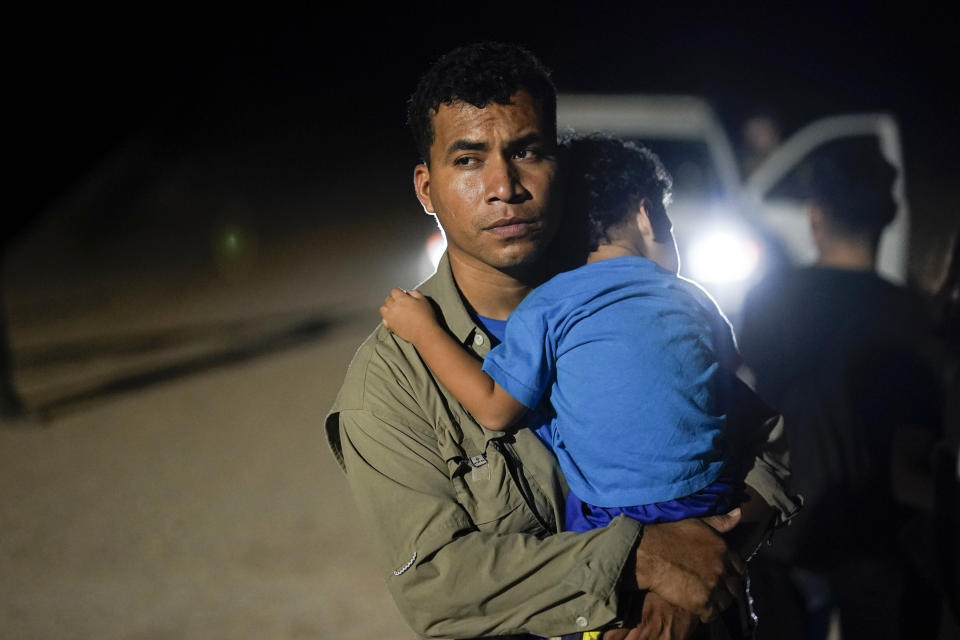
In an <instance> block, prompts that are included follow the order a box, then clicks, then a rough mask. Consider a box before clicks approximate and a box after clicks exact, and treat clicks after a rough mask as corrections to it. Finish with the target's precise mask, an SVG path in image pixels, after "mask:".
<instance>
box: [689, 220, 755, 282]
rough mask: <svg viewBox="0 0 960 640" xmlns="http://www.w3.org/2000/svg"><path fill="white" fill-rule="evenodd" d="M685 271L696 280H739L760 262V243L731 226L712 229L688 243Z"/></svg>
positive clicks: (748, 275) (744, 278) (752, 270)
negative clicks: (687, 265) (687, 263)
mask: <svg viewBox="0 0 960 640" xmlns="http://www.w3.org/2000/svg"><path fill="white" fill-rule="evenodd" d="M687 259H688V262H689V269H687V270H686V271H688V274H689V276H690V278H691V279H693V280H696V281H698V282H714V283H726V282H740V281H742V280H746V279H747V278H749V277H750V275H751V274H752V273H753V272H754V270H755V269H756V268H757V265H758V264H759V263H760V246H759V245H758V244H757V242H756V241H755V240H753V239H752V238H751V237H749V236H747V235H746V234H744V233H742V232H739V231H738V230H734V229H715V230H713V231H710V232H708V233H706V234H704V235H702V236H700V237H698V238H696V239H694V241H693V242H692V243H691V244H690V250H689V253H688V254H687Z"/></svg>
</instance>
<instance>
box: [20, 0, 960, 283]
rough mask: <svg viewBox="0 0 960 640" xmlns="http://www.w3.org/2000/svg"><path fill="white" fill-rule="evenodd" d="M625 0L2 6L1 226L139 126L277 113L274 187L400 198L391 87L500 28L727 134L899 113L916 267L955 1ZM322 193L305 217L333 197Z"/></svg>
mask: <svg viewBox="0 0 960 640" xmlns="http://www.w3.org/2000/svg"><path fill="white" fill-rule="evenodd" d="M637 4H638V3H630V4H629V5H628V4H626V3H623V4H621V3H604V2H591V3H586V4H584V5H582V6H579V7H576V8H563V7H561V6H560V5H548V6H527V5H524V6H517V5H514V6H507V5H495V4H487V5H482V4H476V3H474V4H470V5H453V4H449V3H436V4H426V5H425V4H422V3H421V4H420V5H418V7H416V8H413V7H411V8H405V9H403V10H397V9H392V8H384V7H380V6H376V5H372V6H371V5H362V6H361V5H355V6H351V7H350V8H348V9H346V10H344V8H323V9H320V8H316V9H315V10H313V11H298V12H294V11H285V10H283V9H281V8H278V7H277V6H274V5H264V6H260V7H257V8H256V9H244V8H241V7H240V6H239V5H231V6H224V7H222V8H216V9H215V8H211V7H205V8H200V7H198V6H191V5H182V6H175V5H166V4H162V5H161V4H157V5H153V6H151V7H149V8H140V9H81V8H72V9H67V10H63V9H61V8H59V7H58V8H56V9H55V8H54V7H53V6H38V5H35V4H31V5H29V7H27V6H22V7H19V8H14V9H12V10H8V11H7V13H8V18H7V19H5V20H4V21H3V24H4V26H3V31H4V33H3V41H4V42H5V45H4V46H5V47H6V48H7V49H8V51H7V53H6V54H5V56H4V57H5V59H6V61H7V68H8V73H7V74H5V75H7V77H8V81H9V84H8V91H9V93H8V94H7V96H8V97H7V98H6V99H5V100H4V103H5V111H6V114H5V115H6V117H5V118H4V120H5V126H4V128H3V129H4V138H5V140H4V148H5V149H6V150H7V153H8V159H9V160H12V164H13V167H14V168H13V172H12V174H8V175H9V176H10V177H12V178H13V179H12V180H11V189H10V191H11V192H12V193H13V194H14V197H15V202H16V203H17V204H16V206H14V207H11V212H12V213H8V214H7V218H8V223H7V224H8V228H23V227H24V225H26V224H28V223H30V222H31V221H35V220H36V219H37V217H38V216H41V215H42V214H43V212H44V211H46V210H48V209H49V208H50V207H52V206H53V204H54V203H55V202H56V201H57V199H58V198H61V197H63V196H64V195H65V194H67V193H69V191H70V190H71V189H74V188H76V185H77V184H78V183H79V182H81V181H82V180H84V179H85V176H88V175H89V174H90V172H91V171H93V170H94V169H95V168H96V167H98V166H99V165H100V164H101V163H102V162H103V161H104V159H105V158H106V157H108V155H109V154H110V153H111V152H113V151H114V150H115V149H117V148H118V147H121V146H122V145H124V144H125V143H127V142H128V141H129V140H131V139H134V138H138V137H146V138H148V139H149V140H150V141H151V145H152V148H153V149H154V150H157V149H159V150H160V151H159V152H158V153H161V154H162V155H164V156H165V157H175V156H176V155H177V154H181V153H185V152H186V151H187V150H190V149H195V148H197V147H198V146H199V147H208V148H216V149H219V150H220V151H221V153H222V154H223V155H224V156H225V157H228V158H229V156H230V151H231V148H232V145H236V144H237V141H238V140H250V139H252V138H256V137H257V136H273V137H274V138H276V137H277V134H276V132H277V131H280V130H282V131H284V132H285V134H283V135H281V136H280V137H281V138H283V139H284V140H286V141H287V142H286V143H285V144H286V146H285V149H280V150H278V149H277V147H276V145H274V146H273V147H272V149H273V150H272V151H271V152H270V153H271V155H270V157H269V158H265V159H264V163H265V165H264V166H267V165H269V167H270V169H269V170H270V171H274V172H275V173H276V174H278V175H281V174H282V175H283V176H285V178H284V179H283V180H280V181H279V182H278V181H277V180H274V181H272V182H271V183H270V184H271V185H272V186H271V187H269V188H272V189H276V188H278V186H277V185H279V187H280V188H283V185H284V184H287V185H288V186H289V187H290V188H291V189H294V188H297V187H296V186H295V185H302V184H304V183H306V182H309V183H310V184H312V185H314V186H315V188H316V189H318V190H321V191H322V192H323V193H324V197H325V198H328V199H330V201H334V202H340V203H353V204H354V205H356V206H357V207H358V208H360V209H362V208H363V206H364V204H365V202H366V201H365V200H364V198H366V197H368V195H369V194H370V193H371V192H373V191H379V192H393V193H397V194H403V196H406V195H407V194H408V193H409V191H408V190H409V180H410V169H411V167H412V165H413V164H414V163H415V161H416V156H415V153H414V150H413V145H412V143H411V142H410V140H409V136H408V135H407V133H406V130H405V125H404V102H405V99H406V97H407V96H408V95H409V93H410V91H411V90H412V88H413V86H414V85H415V83H416V80H417V77H418V75H419V74H420V73H421V72H422V71H423V70H424V69H425V68H426V67H427V66H428V65H429V63H430V62H431V61H432V60H433V59H434V58H435V57H436V56H438V55H439V54H440V53H442V52H444V51H446V50H448V49H450V48H452V47H454V46H456V45H458V44H463V43H466V42H470V41H474V40H478V39H499V40H506V41H514V42H519V43H522V44H524V45H527V46H528V47H529V48H530V49H531V50H533V51H534V52H535V53H536V54H537V55H538V56H540V57H541V59H542V60H543V61H544V62H545V63H546V64H547V65H548V66H549V67H550V68H552V69H553V70H554V79H555V82H556V84H557V86H558V88H559V89H560V90H561V91H597V92H644V93H690V94H698V95H703V96H706V97H707V98H709V99H710V100H711V101H712V103H713V104H714V106H715V107H716V108H717V110H718V112H719V113H720V116H721V118H722V120H723V122H724V124H725V125H726V127H727V129H728V132H729V133H730V135H731V139H732V140H734V141H736V140H737V139H738V131H739V126H740V124H741V122H742V121H743V119H744V118H745V117H746V116H748V115H749V114H750V113H752V112H753V111H755V110H757V109H766V110H770V111H772V112H773V113H775V114H776V116H777V117H778V119H779V120H780V122H781V124H782V126H783V129H784V133H785V134H786V135H789V133H790V132H792V131H793V130H795V129H797V128H798V127H799V126H801V125H803V124H805V123H807V122H809V121H810V120H812V119H814V118H816V117H818V116H822V115H828V114H833V113H839V112H849V111H857V110H886V111H890V112H892V113H894V114H895V115H896V117H897V118H898V120H899V122H900V125H901V129H902V134H903V137H904V145H905V151H906V168H907V169H906V170H907V189H908V197H909V199H910V202H911V206H912V215H913V232H914V235H913V240H912V249H913V256H912V263H911V272H912V275H913V277H914V278H915V279H917V278H919V279H921V280H922V279H923V278H924V277H929V274H927V273H926V271H929V270H930V269H931V268H932V267H931V263H933V262H936V261H935V260H934V258H935V257H936V255H939V253H941V252H942V251H944V249H945V246H946V242H947V238H948V236H949V233H950V232H952V231H953V230H954V228H955V227H956V225H957V219H958V216H957V213H956V212H957V211H958V197H957V193H956V191H955V190H954V188H953V178H954V176H956V175H957V174H958V169H960V160H958V155H957V153H956V151H955V142H956V140H957V129H958V119H957V117H956V115H955V112H956V107H955V104H954V102H953V100H952V99H951V98H950V96H951V95H952V93H953V92H952V88H953V87H952V85H953V83H954V82H955V78H956V74H955V69H954V64H955V62H956V57H957V56H956V53H955V52H956V41H955V32H956V27H957V26H958V25H957V22H956V19H955V18H953V17H950V16H948V15H946V14H945V13H944V14H938V13H937V12H936V11H931V10H927V9H925V10H922V11H921V10H919V9H918V8H916V6H915V5H901V6H894V7H884V8H881V7H877V6H874V5H873V4H867V3H862V4H861V3H851V4H846V5H842V6H830V7H827V6H798V5H797V6H794V5H791V6H787V7H781V8H776V9H774V8H747V7H743V6H737V7H734V6H723V7H721V8H709V9H708V8H704V7H701V6H697V5H694V4H688V3H671V4H669V5H652V4H650V3H644V5H649V6H640V7H637V6H635V5H637ZM301 134H302V135H301ZM250 170H251V172H252V175H255V174H256V171H257V168H256V167H251V168H250ZM284 180H286V182H284ZM247 185H248V186H247V188H249V189H253V190H255V189H256V188H257V180H255V179H254V180H248V181H247ZM264 188H266V187H264ZM324 211H327V212H328V213H323V211H318V212H317V214H316V215H317V218H316V219H315V222H316V223H317V224H323V223H324V219H323V218H324V217H325V216H327V217H329V216H334V215H336V213H330V212H334V211H340V209H338V208H336V207H334V208H326V209H324ZM290 215H293V214H290ZM283 216H284V214H283V213H276V214H274V216H273V219H274V221H273V222H271V223H270V224H276V225H281V226H282V225H283V224H284V220H283ZM115 222H116V220H109V216H108V220H107V222H103V221H101V223H98V222H97V221H95V220H91V222H90V224H91V225H92V226H96V225H97V224H112V223H115ZM301 222H303V221H301ZM308 222H309V221H308ZM128 224H129V223H128ZM11 225H12V226H11Z"/></svg>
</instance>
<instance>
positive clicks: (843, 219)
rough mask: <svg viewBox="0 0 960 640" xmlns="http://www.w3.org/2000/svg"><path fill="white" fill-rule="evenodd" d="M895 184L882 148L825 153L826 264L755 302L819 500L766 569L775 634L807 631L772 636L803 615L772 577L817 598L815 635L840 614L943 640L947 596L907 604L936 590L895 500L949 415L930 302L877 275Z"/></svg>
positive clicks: (771, 381)
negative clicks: (926, 580) (933, 357)
mask: <svg viewBox="0 0 960 640" xmlns="http://www.w3.org/2000/svg"><path fill="white" fill-rule="evenodd" d="M895 178H896V170H895V169H894V167H893V166H892V165H891V164H890V163H889V162H887V161H886V159H884V157H883V155H882V154H881V152H880V149H879V147H878V145H877V144H876V142H875V141H873V142H872V143H870V144H865V143H864V141H863V140H856V139H855V140H851V141H847V142H842V143H835V144H834V145H833V146H831V147H828V148H826V149H824V150H822V151H821V152H820V154H819V155H818V156H817V157H815V158H814V162H813V167H812V174H811V185H810V186H811V205H810V207H809V220H810V228H811V231H812V233H813V238H814V242H815V243H816V245H817V249H818V254H819V255H818V259H817V263H816V264H815V265H814V266H812V267H808V268H803V269H795V270H790V271H787V272H784V273H776V274H773V275H771V276H770V277H768V278H767V279H766V280H765V281H764V282H762V283H760V284H759V285H758V286H757V288H756V289H755V290H754V291H752V292H751V293H750V294H749V296H748V297H747V300H746V304H745V307H744V319H743V330H742V332H741V335H740V338H741V341H740V344H741V348H742V351H743V356H744V359H745V361H746V363H747V364H748V365H749V366H750V368H751V369H752V370H753V371H754V373H755V375H756V380H757V391H758V392H759V393H760V396H761V397H762V398H763V399H764V400H766V401H767V402H768V403H770V404H771V406H774V407H777V408H778V409H779V410H780V411H781V412H782V413H783V416H784V425H785V429H786V432H787V440H788V442H789V445H790V455H791V459H790V461H791V466H792V468H793V472H794V476H793V481H794V484H793V489H794V490H796V491H798V492H799V493H801V494H802V495H803V496H804V498H805V506H804V512H803V513H802V514H801V515H800V516H799V517H798V518H797V520H796V522H795V523H793V525H792V526H791V527H790V528H789V529H787V530H785V531H784V532H783V533H782V534H781V535H779V536H778V540H777V545H776V546H775V547H774V548H772V549H770V550H769V553H765V554H762V560H761V563H760V566H759V567H757V569H759V570H760V571H759V572H754V573H753V578H754V584H755V585H756V586H757V590H756V591H757V609H758V613H759V615H760V631H761V635H763V634H764V632H765V631H770V632H771V633H770V634H768V635H771V636H773V637H783V638H787V637H792V636H788V635H786V634H787V633H788V632H789V631H793V632H794V633H795V634H797V636H796V637H799V635H800V634H801V633H803V628H802V627H803V626H804V625H802V624H793V625H791V626H792V629H791V630H788V629H784V630H778V629H775V628H773V627H771V628H770V629H764V627H765V626H766V625H767V624H771V625H772V624H776V623H778V622H783V621H787V620H791V619H792V618H791V615H790V614H788V613H785V609H784V607H785V606H786V605H787V604H788V603H789V599H788V598H786V597H782V596H781V597H780V598H777V599H775V600H774V601H767V600H765V598H764V596H765V594H767V593H771V592H772V590H771V589H763V588H761V584H762V582H763V580H764V579H769V580H770V581H772V582H775V583H779V584H782V585H785V587H786V590H787V591H789V590H791V589H796V590H797V592H798V593H801V594H803V600H804V602H801V603H798V604H799V606H798V607H797V609H796V611H798V612H799V613H797V614H795V616H799V617H802V618H806V621H805V624H806V626H807V630H806V633H805V634H803V635H802V637H804V638H814V637H822V636H825V635H826V623H827V619H828V615H829V612H830V610H831V608H833V607H837V608H838V609H839V613H840V623H841V626H842V632H843V637H844V639H845V640H847V639H849V638H858V637H864V638H886V637H901V636H900V635H899V634H900V633H901V632H902V633H903V634H904V635H903V636H902V637H933V635H932V634H930V633H928V632H925V631H924V628H925V627H924V626H923V625H924V624H928V623H929V622H930V621H931V620H932V621H934V625H935V620H936V619H937V618H938V617H939V612H938V610H937V604H936V599H932V605H933V606H932V611H930V612H929V614H930V615H926V612H924V613H920V612H915V615H911V614H906V613H905V612H906V609H905V608H904V602H905V601H906V599H908V598H909V597H910V596H914V595H917V594H919V593H925V591H924V588H923V581H922V580H920V579H919V576H912V577H909V578H908V575H909V573H910V571H911V570H910V569H909V564H908V563H906V562H905V560H904V559H903V557H902V555H903V553H902V550H901V545H900V544H899V543H898V538H902V536H903V531H902V526H903V525H904V523H905V522H906V519H905V518H904V517H903V507H902V506H900V505H898V504H897V503H896V500H895V496H894V493H893V492H892V491H891V487H892V486H893V485H894V484H899V486H900V487H902V488H905V489H909V488H911V486H912V485H915V484H916V483H913V482H910V483H907V482H899V483H898V482H897V478H896V477H894V476H892V472H893V470H894V467H895V460H896V461H897V462H909V461H906V460H903V461H901V460H897V456H898V454H903V453H905V452H906V451H907V446H910V447H914V448H917V454H918V455H916V456H915V457H916V458H917V459H919V460H921V461H923V460H924V459H925V458H926V455H927V454H929V450H928V451H927V452H926V454H925V453H924V452H922V451H921V449H922V443H923V442H927V443H928V444H929V443H932V441H933V435H934V433H935V432H936V430H937V429H938V428H939V424H940V417H939V412H940V407H941V402H940V397H939V395H938V385H937V382H936V376H935V373H934V370H933V368H932V367H931V366H930V365H928V364H926V363H925V360H924V358H922V357H921V354H922V351H923V342H924V339H925V338H928V337H929V332H930V330H929V325H928V324H927V322H926V317H925V314H924V305H923V303H922V302H921V301H920V300H919V299H917V298H915V297H914V296H913V295H911V294H910V293H909V292H908V291H906V290H905V289H902V288H900V287H897V286H895V285H893V284H891V283H889V282H887V281H885V280H883V279H881V278H880V277H879V276H878V275H877V274H876V273H875V266H876V258H877V246H878V243H879V240H880V234H881V232H882V231H883V229H884V227H885V226H886V225H887V224H889V223H890V222H891V221H892V220H893V218H894V215H895V214H896V210H897V204H896V202H895V201H894V198H893V193H892V188H893V183H894V180H895ZM905 429H909V431H906V430H905ZM898 433H899V434H903V433H909V434H910V436H909V437H907V438H902V436H899V438H901V439H902V442H901V444H902V445H903V446H897V445H895V442H899V441H901V440H898V435H897V434H898ZM921 464H922V462H921ZM896 467H897V468H898V469H901V468H907V466H906V465H903V464H897V465H896ZM928 499H929V498H928ZM916 542H917V543H919V544H916V545H914V549H913V551H916V550H917V549H918V548H919V547H922V546H923V542H921V541H919V540H917V541H916ZM806 612H812V613H806ZM901 624H903V625H905V626H904V627H902V628H901V627H900V625H901Z"/></svg>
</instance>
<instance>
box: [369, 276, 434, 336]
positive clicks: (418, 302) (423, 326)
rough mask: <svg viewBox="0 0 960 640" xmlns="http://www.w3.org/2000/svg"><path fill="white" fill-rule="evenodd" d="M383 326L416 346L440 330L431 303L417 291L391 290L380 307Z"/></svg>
mask: <svg viewBox="0 0 960 640" xmlns="http://www.w3.org/2000/svg"><path fill="white" fill-rule="evenodd" d="M380 317H381V318H382V319H383V326H385V327H386V328H387V329H390V331H393V332H394V333H395V334H397V335H398V336H400V337H401V338H403V339H404V340H406V341H407V342H411V343H413V344H414V345H418V344H422V342H423V340H424V339H426V337H427V336H428V335H429V332H430V331H431V330H436V329H437V328H439V326H440V325H439V324H438V323H437V316H436V314H434V311H433V307H432V306H431V305H430V301H429V300H427V299H426V298H425V297H424V296H423V294H422V293H420V292H419V291H417V290H416V289H410V290H406V289H391V290H390V295H388V296H387V298H386V300H384V301H383V306H382V307H380Z"/></svg>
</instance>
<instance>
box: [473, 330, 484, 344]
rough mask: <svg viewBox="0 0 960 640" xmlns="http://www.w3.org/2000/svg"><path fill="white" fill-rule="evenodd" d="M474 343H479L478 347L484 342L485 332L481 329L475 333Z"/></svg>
mask: <svg viewBox="0 0 960 640" xmlns="http://www.w3.org/2000/svg"><path fill="white" fill-rule="evenodd" d="M473 344H475V345H477V346H478V347H479V346H480V345H482V344H483V334H482V333H480V332H479V331H478V332H477V333H475V334H473Z"/></svg>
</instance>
